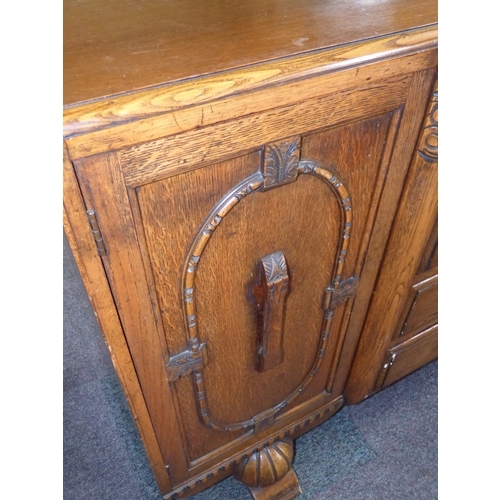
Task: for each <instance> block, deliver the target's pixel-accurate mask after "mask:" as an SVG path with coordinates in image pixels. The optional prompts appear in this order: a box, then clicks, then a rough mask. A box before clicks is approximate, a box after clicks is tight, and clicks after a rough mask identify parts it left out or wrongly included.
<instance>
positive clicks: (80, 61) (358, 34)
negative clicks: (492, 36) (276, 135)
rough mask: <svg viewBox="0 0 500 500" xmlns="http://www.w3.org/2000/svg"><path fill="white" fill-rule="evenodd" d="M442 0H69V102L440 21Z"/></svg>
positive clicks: (66, 65) (66, 102) (66, 41)
mask: <svg viewBox="0 0 500 500" xmlns="http://www.w3.org/2000/svg"><path fill="white" fill-rule="evenodd" d="M437 16H438V12H437V0H307V1H304V0H251V1H250V0H232V1H231V0H212V1H210V2H207V1H200V0H107V1H106V2H103V1H102V0H64V105H65V106H68V105H72V104H76V103H82V102H86V101H91V100H95V99H99V98H102V97H108V96H112V95H116V94H123V93H127V92H130V91H135V90H139V89H145V88H148V87H154V86H158V85H162V84H165V83H170V82H175V81H180V80H184V79H187V78H191V77H196V76H201V75H207V74H211V73H216V72H220V71H224V70H229V69H235V68H239V67H243V66H247V65H251V64H256V63H261V62H264V61H270V60H273V59H277V58H280V57H287V56H293V55H296V54H302V53H306V52H310V51H314V50H318V49H324V48H328V47H335V46H338V45H342V44H345V43H350V42H354V41H360V40H364V39H370V38H374V37H378V36H382V35H387V34H391V33H397V32H401V31H405V30H409V29H412V28H417V27H423V26H427V25H430V24H434V23H437Z"/></svg>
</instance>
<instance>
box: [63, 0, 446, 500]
mask: <svg viewBox="0 0 500 500" xmlns="http://www.w3.org/2000/svg"><path fill="white" fill-rule="evenodd" d="M120 7H121V8H120V9H118V8H117V6H116V5H114V2H112V3H107V4H106V5H105V6H104V5H101V4H100V3H97V2H96V1H95V0H87V1H84V2H75V1H72V0H67V2H66V17H67V20H66V33H65V36H66V39H67V43H66V48H65V72H66V73H65V75H66V76H65V91H66V94H65V104H66V105H65V110H64V134H65V138H64V141H65V155H66V156H65V158H66V160H65V214H66V215H65V227H66V231H67V233H68V236H69V240H70V243H71V245H72V248H73V251H74V253H75V255H76V257H77V262H78V264H79V268H80V270H81V272H82V275H83V276H84V282H85V285H86V287H87V289H88V291H89V295H90V297H91V300H92V303H93V304H94V307H95V308H96V312H98V317H99V315H100V324H101V327H102V329H103V333H104V335H105V337H106V340H107V342H108V344H109V345H110V348H111V350H112V354H113V356H115V358H116V359H115V358H114V359H115V365H116V366H117V372H118V374H119V377H120V380H121V381H122V385H123V387H124V390H125V392H126V393H127V397H128V398H129V402H130V404H131V407H132V411H133V412H134V415H136V418H137V422H138V427H139V430H140V432H141V436H142V438H143V441H144V444H145V446H146V449H147V451H148V455H149V457H150V459H151V463H152V466H153V470H154V472H155V475H156V477H157V479H158V483H159V485H160V488H161V490H162V493H163V494H164V495H165V496H164V498H165V499H168V498H178V497H184V496H189V495H191V494H194V493H196V492H198V491H201V490H202V489H204V488H206V487H208V486H210V485H212V484H214V483H215V482H217V481H219V480H221V479H223V478H225V477H227V476H229V475H231V474H234V475H235V476H236V477H238V478H239V479H240V480H242V481H243V482H244V483H245V484H247V485H248V487H249V491H250V493H251V495H253V497H254V498H256V499H259V500H262V499H266V500H270V499H275V500H279V499H280V500H287V499H291V498H294V497H295V496H297V495H298V494H300V486H299V484H298V480H297V477H296V475H295V473H294V472H293V468H291V462H292V459H293V447H292V444H291V443H292V441H291V440H292V439H294V438H296V437H297V436H299V435H301V434H302V433H303V432H306V431H307V430H309V429H311V428H312V427H314V426H316V425H318V424H320V423H321V422H323V421H324V420H325V419H327V418H329V417H330V416H332V415H333V414H335V413H336V412H337V411H338V410H339V409H340V408H341V407H342V405H343V404H345V400H344V394H345V395H346V397H347V398H348V401H349V402H350V401H352V400H353V399H355V398H356V397H358V395H359V394H358V393H360V394H361V393H363V394H364V395H366V394H367V393H372V392H373V391H375V390H378V389H380V388H382V387H384V386H386V385H387V384H388V383H391V382H392V381H394V380H396V379H397V378H398V377H400V376H403V375H404V374H406V373H409V371H411V370H414V369H416V368H418V366H420V365H421V364H422V363H424V362H426V361H427V360H428V359H429V357H432V355H433V354H432V353H433V349H434V347H433V346H434V344H435V339H436V338H437V337H436V329H435V328H434V325H433V322H434V321H435V316H434V313H435V310H434V303H435V300H436V293H435V290H437V287H436V286H435V285H436V280H437V278H435V275H436V273H437V270H436V269H435V264H436V259H437V250H436V248H437V247H436V241H437V225H436V223H435V221H436V210H435V208H433V207H434V205H435V199H436V196H437V193H436V191H435V186H434V183H435V177H434V174H433V170H432V169H431V167H430V165H431V164H433V163H434V159H433V158H434V156H435V154H436V151H437V150H436V147H437V144H436V142H435V126H437V115H435V114H434V112H433V111H432V110H431V108H429V107H428V100H429V96H430V95H431V93H432V86H433V84H434V82H435V80H436V72H437V51H436V44H437V25H436V24H435V23H436V5H435V2H433V1H430V0H421V1H420V2H409V1H408V0H389V1H388V2H384V3H383V4H379V3H371V4H366V2H361V1H359V2H354V3H350V4H349V6H348V5H347V4H345V3H342V2H326V1H325V0H318V1H316V2H313V3H310V2H309V3H304V2H297V1H295V0H293V1H292V2H287V3H286V4H285V3H284V2H281V1H280V0H276V1H273V2H271V3H269V2H266V3H265V5H264V3H263V2H260V3H259V2H257V4H256V3H255V2H253V3H252V4H250V3H249V2H242V3H239V4H238V7H237V8H235V9H234V11H233V12H230V11H228V10H227V9H226V8H225V4H223V2H215V3H213V4H211V5H210V7H208V6H203V5H200V4H199V2H198V3H196V5H195V3H194V2H191V1H190V0H188V1H187V2H184V3H183V5H182V8H179V6H177V5H176V8H175V9H174V8H173V7H174V4H173V3H172V2H158V1H156V0H148V1H146V2H142V3H136V2H125V4H123V3H121V4H120ZM263 12H265V13H267V14H268V15H267V16H263V15H262V13H263ZM77 20H78V22H79V23H81V22H82V20H86V22H87V25H88V30H81V29H78V30H77V22H76V21H77ZM229 21H231V22H230V23H229ZM104 26H106V30H104ZM131 26H133V30H132V32H131ZM146 26H147V29H146ZM110 27H113V29H110ZM78 28H79V25H78ZM327 28H328V29H327ZM262 33H267V36H266V37H262ZM290 33H293V37H292V39H291V35H290ZM249 40H252V43H249ZM194 49H195V50H194ZM207 49H208V50H207ZM174 50H175V52H174ZM284 56H286V57H284ZM425 120H427V121H425ZM434 121H436V123H434ZM423 122H424V125H423V126H422V123H423ZM419 138H420V139H419ZM418 141H420V142H418ZM417 144H418V151H417V153H416V154H415V155H414V151H415V146H416V145H417ZM401 242H402V243H403V244H401ZM400 247H401V248H400ZM405 259H406V260H405ZM408 259H411V265H409V264H408V262H407V261H408ZM396 278H397V279H396ZM400 280H404V283H405V284H404V286H405V290H406V295H405V297H404V300H403V299H402V298H401V299H400V300H399V301H396V302H397V306H395V307H394V308H390V310H388V311H387V310H384V309H383V307H382V308H381V305H380V304H378V307H379V309H376V307H377V301H380V298H381V297H385V299H386V301H387V298H391V297H392V295H391V294H392V293H393V291H394V290H395V289H396V288H398V287H399V286H400ZM374 291H375V295H374ZM372 297H373V298H372ZM391 300H392V299H391ZM391 300H389V301H388V302H391ZM393 302H394V301H393ZM377 311H378V312H377ZM381 311H382V312H383V314H382V312H381ZM381 321H382V322H383V321H385V322H386V323H387V325H389V323H390V325H394V328H392V329H391V328H388V329H387V328H384V329H382V330H381V332H382V331H383V332H384V333H380V332H379V331H378V330H377V332H378V333H373V330H372V329H371V328H373V325H379V324H380V322H381ZM429 327H430V328H429ZM398 328H399V330H398ZM422 329H423V330H424V331H423V332H422ZM396 330H398V331H397V333H395V332H396ZM387 332H389V333H387ZM358 343H359V346H358ZM415 353H416V354H415ZM385 365H387V366H386V367H385V368H383V367H384V366H385ZM360 367H361V368H360ZM366 373H368V374H369V377H368V378H369V380H368V379H367V376H366ZM346 384H347V385H346ZM365 393H366V394H365ZM362 397H364V396H362Z"/></svg>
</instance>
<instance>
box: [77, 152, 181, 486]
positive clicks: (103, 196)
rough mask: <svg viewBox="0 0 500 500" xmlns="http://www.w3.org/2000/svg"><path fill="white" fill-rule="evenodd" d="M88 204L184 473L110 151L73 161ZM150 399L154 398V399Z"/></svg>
mask: <svg viewBox="0 0 500 500" xmlns="http://www.w3.org/2000/svg"><path fill="white" fill-rule="evenodd" d="M75 169H76V173H77V176H78V179H79V183H80V187H81V190H82V193H83V196H84V198H85V204H86V207H87V209H89V210H95V212H96V214H97V217H98V221H99V226H100V230H101V233H102V237H103V240H104V243H105V246H106V248H107V250H108V255H106V256H103V257H102V260H103V263H104V267H105V270H106V275H107V278H108V280H109V283H110V286H111V290H112V292H113V297H114V300H115V304H116V306H117V309H118V313H119V315H120V320H121V323H122V325H123V329H124V332H125V336H126V340H127V344H128V346H129V348H130V352H131V354H132V359H133V362H134V366H135V369H136V371H137V373H138V376H139V380H140V383H141V389H142V392H143V394H144V397H145V400H146V404H147V406H148V410H149V413H150V415H151V420H152V422H153V426H154V429H155V433H156V435H157V437H158V442H159V445H160V449H161V451H162V456H163V458H164V463H166V464H168V465H169V466H170V471H171V472H172V478H173V479H174V481H175V482H181V481H182V480H184V479H186V478H187V471H186V460H185V455H184V451H183V448H182V441H181V439H180V433H179V428H178V423H177V420H176V416H175V412H174V411H173V408H174V405H173V401H172V395H171V392H170V388H169V385H168V380H167V377H166V372H165V361H166V359H168V358H167V357H166V353H165V346H164V341H163V342H162V339H161V336H160V334H159V333H158V328H157V325H156V318H155V315H154V311H153V306H152V303H151V301H150V298H149V293H148V291H149V290H148V284H147V282H146V279H145V273H144V267H143V266H144V263H143V261H142V259H141V253H140V250H139V244H138V239H137V235H136V232H135V228H134V220H133V216H132V210H131V207H130V204H129V199H128V194H127V190H126V186H125V184H124V182H123V177H122V175H121V169H120V165H119V163H118V162H117V160H116V158H115V156H114V155H113V154H109V155H100V156H95V157H92V158H87V159H86V160H82V161H78V162H75ZM153 402H154V404H153Z"/></svg>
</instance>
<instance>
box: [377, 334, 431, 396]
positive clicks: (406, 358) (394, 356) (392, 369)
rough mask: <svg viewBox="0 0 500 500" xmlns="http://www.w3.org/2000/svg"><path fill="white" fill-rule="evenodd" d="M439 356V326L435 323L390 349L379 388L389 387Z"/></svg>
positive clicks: (381, 374) (378, 384)
mask: <svg viewBox="0 0 500 500" xmlns="http://www.w3.org/2000/svg"><path fill="white" fill-rule="evenodd" d="M437 357H438V326H437V325H434V326H432V327H430V328H428V329H427V330H424V331H423V332H421V333H419V334H418V335H415V336H414V337H412V338H411V339H410V340H408V341H406V342H402V343H401V344H397V345H396V346H394V347H393V348H391V349H390V350H389V351H388V353H387V356H386V359H385V361H384V365H383V367H382V370H381V372H380V377H379V381H378V383H377V388H378V389H383V388H384V387H387V386H388V385H390V384H392V383H394V382H396V381H397V380H399V379H401V378H403V377H405V376H406V375H408V374H410V373H412V372H414V371H415V370H417V369H418V368H420V367H422V366H424V365H425V364H427V363H430V362H431V361H433V360H434V359H436V358H437Z"/></svg>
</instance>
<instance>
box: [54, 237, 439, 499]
mask: <svg viewBox="0 0 500 500" xmlns="http://www.w3.org/2000/svg"><path fill="white" fill-rule="evenodd" d="M63 380H64V467H63V472H64V498H65V500H160V499H161V495H160V492H159V490H158V487H157V485H156V483H155V480H154V477H153V474H152V472H151V469H150V467H149V465H148V460H147V457H146V454H145V452H144V448H143V446H142V443H141V441H140V438H139V436H138V433H137V430H136V427H135V424H134V421H133V419H132V416H131V414H130V411H129V409H128V406H127V403H126V401H125V397H124V395H123V393H122V390H121V387H120V384H119V382H118V379H117V376H116V374H115V372H114V369H113V365H112V363H111V360H110V358H109V354H108V351H107V348H106V346H105V344H104V340H103V338H102V334H101V333H100V330H99V327H98V326H97V322H96V320H95V317H94V314H93V312H92V308H91V306H90V303H89V300H88V298H87V295H86V293H85V289H84V288H83V284H82V282H81V278H80V276H79V274H78V271H77V268H76V265H75V262H74V259H73V256H72V255H71V251H70V250H69V246H68V245H67V241H66V239H65V241H64V378H63ZM437 396H438V384H437V361H435V362H432V363H430V364H428V365H427V366H425V367H423V368H421V369H420V370H418V371H417V372H415V373H413V374H412V375H410V376H408V377H406V378H405V379H403V380H401V381H400V382H398V383H396V384H394V385H392V386H390V387H388V388H387V389H385V390H383V391H381V392H380V393H378V394H376V395H374V396H373V397H371V398H369V399H367V400H365V401H363V402H362V403H360V404H358V405H355V406H349V407H345V408H343V409H342V410H341V411H340V412H339V413H337V414H336V415H335V416H334V417H332V418H331V419H330V420H328V421H327V422H325V423H324V424H322V425H321V426H319V427H317V428H316V429H314V430H313V431H311V432H309V433H307V434H305V435H304V436H302V437H300V438H299V439H297V440H296V458H295V461H294V468H295V470H296V472H297V476H298V477H299V480H300V483H301V485H302V489H303V491H304V493H303V494H302V495H301V496H300V497H299V498H300V499H301V500H326V499H332V500H385V499H387V498H396V499H403V498H404V499H415V500H431V499H437V498H438V474H437V473H438V453H437V451H438V450H437V430H438V418H437V410H438V404H437V399H438V398H437ZM191 498H193V500H238V499H242V500H244V499H247V500H249V499H250V498H251V497H250V495H249V494H248V492H247V490H246V489H245V488H244V487H243V486H242V485H241V484H240V483H238V482H237V481H236V480H234V479H233V478H229V479H227V480H225V481H222V482H221V483H218V484H217V485H215V486H213V487H212V488H210V489H208V490H206V491H204V492H202V493H199V494H198V495H195V496H193V497H191Z"/></svg>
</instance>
